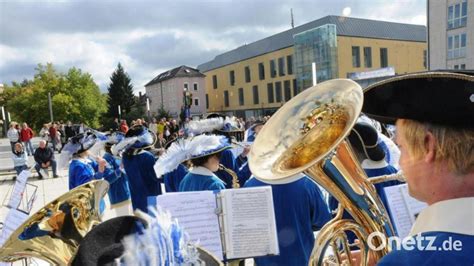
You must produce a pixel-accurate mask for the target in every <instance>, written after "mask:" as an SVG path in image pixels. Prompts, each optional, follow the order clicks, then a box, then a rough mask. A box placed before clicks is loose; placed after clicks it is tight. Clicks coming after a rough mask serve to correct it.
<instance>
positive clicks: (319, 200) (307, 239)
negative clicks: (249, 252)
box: [245, 176, 331, 266]
mask: <svg viewBox="0 0 474 266" xmlns="http://www.w3.org/2000/svg"><path fill="white" fill-rule="evenodd" d="M268 185H269V184H266V183H264V182H262V181H259V180H257V179H256V178H250V179H249V180H248V181H247V182H246V183H245V187H258V186H268ZM271 187H272V194H273V204H274V208H275V219H276V226H277V231H278V245H279V248H280V255H278V256H266V257H259V258H255V262H256V265H259V266H261V265H308V260H309V257H310V255H311V251H312V249H313V245H314V234H313V230H318V229H320V228H321V227H322V226H323V225H324V224H325V223H327V222H328V221H329V220H330V218H331V215H330V214H329V209H328V206H327V204H326V202H325V201H324V199H323V196H322V193H321V191H320V189H319V188H318V186H317V185H316V183H314V182H313V181H312V180H311V179H309V178H308V177H306V176H305V177H303V178H301V179H298V180H297V181H294V182H291V183H288V184H281V185H271Z"/></svg>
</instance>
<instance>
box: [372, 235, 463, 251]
mask: <svg viewBox="0 0 474 266" xmlns="http://www.w3.org/2000/svg"><path fill="white" fill-rule="evenodd" d="M367 244H368V245H369V248H370V249H371V250H374V251H379V250H382V249H384V248H386V247H387V245H388V246H389V247H390V248H391V249H392V250H420V251H423V250H426V251H461V250H462V242H461V240H454V239H453V238H452V237H449V238H448V239H445V240H443V241H442V242H441V243H439V242H437V241H436V237H435V236H422V235H420V234H418V235H415V236H407V237H405V238H403V239H402V238H399V237H397V236H391V237H388V238H387V236H385V235H384V234H383V233H381V232H373V233H371V234H370V235H369V238H368V239H367ZM439 244H441V245H439Z"/></svg>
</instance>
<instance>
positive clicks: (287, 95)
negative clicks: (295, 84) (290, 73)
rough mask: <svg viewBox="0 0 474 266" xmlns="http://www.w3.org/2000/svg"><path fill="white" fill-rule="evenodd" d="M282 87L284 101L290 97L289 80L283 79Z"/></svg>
mask: <svg viewBox="0 0 474 266" xmlns="http://www.w3.org/2000/svg"><path fill="white" fill-rule="evenodd" d="M283 87H285V102H287V101H289V100H290V99H291V81H289V80H285V82H284V83H283Z"/></svg>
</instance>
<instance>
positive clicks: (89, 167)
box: [69, 158, 111, 190]
mask: <svg viewBox="0 0 474 266" xmlns="http://www.w3.org/2000/svg"><path fill="white" fill-rule="evenodd" d="M110 173H111V171H110V169H107V168H106V169H105V171H104V173H100V172H99V165H98V164H97V162H96V161H94V160H91V159H89V158H87V159H84V158H75V159H73V160H72V161H71V164H70V165H69V190H71V189H73V188H75V187H78V186H80V185H82V184H85V183H87V182H90V181H92V180H94V179H101V178H102V177H104V175H108V174H110Z"/></svg>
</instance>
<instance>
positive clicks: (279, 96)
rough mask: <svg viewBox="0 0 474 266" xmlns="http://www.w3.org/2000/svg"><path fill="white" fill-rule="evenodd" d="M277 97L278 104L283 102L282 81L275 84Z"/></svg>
mask: <svg viewBox="0 0 474 266" xmlns="http://www.w3.org/2000/svg"><path fill="white" fill-rule="evenodd" d="M275 96H276V102H277V103H280V102H281V81H278V82H275Z"/></svg>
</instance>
